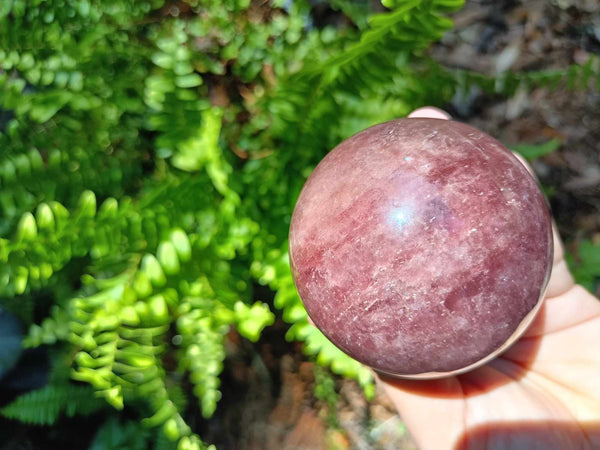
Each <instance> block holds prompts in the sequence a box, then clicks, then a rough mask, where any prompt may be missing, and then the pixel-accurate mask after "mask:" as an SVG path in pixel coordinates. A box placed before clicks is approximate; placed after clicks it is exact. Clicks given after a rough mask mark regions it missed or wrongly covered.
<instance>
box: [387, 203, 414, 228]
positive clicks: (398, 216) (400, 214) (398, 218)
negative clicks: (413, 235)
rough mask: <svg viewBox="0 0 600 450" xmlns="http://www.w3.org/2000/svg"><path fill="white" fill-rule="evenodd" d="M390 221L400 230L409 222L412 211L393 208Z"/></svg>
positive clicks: (403, 208) (405, 208)
mask: <svg viewBox="0 0 600 450" xmlns="http://www.w3.org/2000/svg"><path fill="white" fill-rule="evenodd" d="M391 219H392V222H393V223H394V225H395V226H396V228H397V229H398V230H401V229H402V228H404V227H405V226H406V225H408V223H409V222H410V221H411V219H412V211H411V209H410V208H407V207H401V208H394V209H392V211H391Z"/></svg>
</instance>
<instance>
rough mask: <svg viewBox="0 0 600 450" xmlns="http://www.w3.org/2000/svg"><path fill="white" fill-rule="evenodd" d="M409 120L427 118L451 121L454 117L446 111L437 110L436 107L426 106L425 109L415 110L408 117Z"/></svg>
mask: <svg viewBox="0 0 600 450" xmlns="http://www.w3.org/2000/svg"><path fill="white" fill-rule="evenodd" d="M408 118H409V119H416V118H426V119H442V120H450V119H452V116H450V114H448V113H447V112H446V111H444V110H442V109H439V108H436V107H435V106H424V107H423V108H418V109H415V110H414V111H413V112H411V113H410V114H409V115H408Z"/></svg>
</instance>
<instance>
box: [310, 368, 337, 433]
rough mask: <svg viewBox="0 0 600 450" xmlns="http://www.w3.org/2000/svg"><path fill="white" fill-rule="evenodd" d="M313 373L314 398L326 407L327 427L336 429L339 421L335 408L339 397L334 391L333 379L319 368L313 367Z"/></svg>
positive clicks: (324, 370)
mask: <svg viewBox="0 0 600 450" xmlns="http://www.w3.org/2000/svg"><path fill="white" fill-rule="evenodd" d="M313 372H314V375H315V387H314V389H313V392H314V394H315V397H316V398H318V399H319V400H321V401H322V402H323V403H324V404H325V405H326V406H327V418H328V422H329V427H331V428H337V427H338V426H339V421H338V417H337V409H336V408H337V403H338V397H339V395H338V393H337V392H336V390H335V378H333V376H332V375H331V373H329V372H328V371H327V370H326V369H324V368H323V367H320V366H316V365H315V366H314V370H313Z"/></svg>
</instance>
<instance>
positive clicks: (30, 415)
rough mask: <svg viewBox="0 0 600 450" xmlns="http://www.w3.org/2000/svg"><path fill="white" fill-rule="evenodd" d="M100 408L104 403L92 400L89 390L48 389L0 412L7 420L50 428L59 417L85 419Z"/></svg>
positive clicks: (35, 393)
mask: <svg viewBox="0 0 600 450" xmlns="http://www.w3.org/2000/svg"><path fill="white" fill-rule="evenodd" d="M103 405H104V402H102V401H100V400H99V399H96V398H94V391H93V390H92V389H91V388H90V387H89V386H77V385H72V384H65V385H58V386H53V385H49V386H46V387H44V388H42V389H38V390H36V391H31V392H28V393H27V394H24V395H22V396H20V397H19V398H17V399H16V400H15V401H14V402H12V403H11V404H9V405H8V406H5V407H4V408H2V409H1V410H0V412H1V413H2V415H3V416H4V417H6V418H8V419H16V420H20V421H21V422H25V423H31V424H35V425H52V424H53V423H55V422H56V420H57V419H58V417H59V415H60V414H65V415H66V416H67V417H73V416H74V415H75V414H81V415H87V414H91V413H93V412H94V411H97V410H98V409H100V408H101V407H102V406H103Z"/></svg>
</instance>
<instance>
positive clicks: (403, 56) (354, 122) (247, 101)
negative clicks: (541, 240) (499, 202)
mask: <svg viewBox="0 0 600 450" xmlns="http://www.w3.org/2000/svg"><path fill="white" fill-rule="evenodd" d="M384 5H385V6H386V7H387V8H388V9H389V10H387V11H386V12H383V13H374V12H373V11H370V10H368V9H366V8H363V7H362V6H360V5H359V4H358V3H356V2H352V1H349V0H335V1H333V2H332V7H333V8H334V9H338V10H340V11H342V12H343V14H344V15H346V16H347V17H348V18H350V19H351V21H352V22H353V23H349V24H348V25H347V26H346V25H340V26H337V27H332V26H325V27H322V28H318V27H315V26H314V21H313V18H312V13H313V10H312V6H311V3H309V2H307V1H305V0H296V1H294V2H283V1H280V0H272V1H269V2H254V1H248V0H225V1H223V2H211V1H204V0H186V1H185V2H166V4H165V2H163V1H162V0H142V1H139V0H84V1H80V0H45V1H43V0H33V1H24V0H12V1H8V2H4V3H2V5H1V6H0V108H1V109H0V146H1V147H2V155H1V156H0V185H1V189H0V298H2V301H3V303H4V304H5V306H6V307H7V308H10V310H12V311H16V310H17V309H18V310H19V316H20V317H21V318H22V319H23V320H24V321H25V322H26V323H27V325H28V326H29V333H28V335H27V337H26V338H25V339H24V345H25V346H28V347H36V346H40V345H48V346H52V348H53V349H64V352H56V353H53V357H52V358H53V361H54V364H53V366H54V367H55V369H54V370H57V371H58V372H60V373H62V374H64V375H68V376H69V377H70V378H72V379H74V380H77V381H79V382H82V383H86V385H83V386H82V385H79V384H77V385H75V384H70V382H67V381H66V380H65V379H63V378H61V380H62V381H60V382H58V381H52V382H51V383H50V384H49V385H48V386H47V387H46V388H43V389H42V390H39V391H34V392H31V393H28V394H25V395H24V396H22V397H20V398H18V399H17V400H16V401H15V402H14V403H12V404H11V405H9V406H7V407H6V408H5V409H4V410H3V411H2V414H3V415H4V416H6V417H9V418H14V419H18V420H24V421H30V422H33V423H52V422H54V421H56V420H57V419H58V418H59V415H60V414H66V415H72V414H75V413H87V412H91V411H92V410H93V408H95V407H96V406H93V405H98V404H99V403H98V402H100V401H101V402H104V403H107V404H109V405H112V407H113V408H116V409H124V408H130V409H131V410H132V411H134V413H135V414H137V415H138V416H139V417H140V418H141V417H143V420H142V421H141V424H142V426H144V427H146V428H151V429H152V431H150V432H148V433H149V434H147V433H144V432H143V431H141V429H140V428H139V426H138V425H137V424H135V423H133V422H130V421H124V420H121V419H119V420H117V419H116V418H115V417H116V414H117V413H116V412H114V413H113V414H114V415H113V417H112V418H109V419H108V421H107V422H106V424H105V425H104V426H103V427H102V428H101V430H100V431H99V432H98V435H97V436H96V438H95V440H94V443H93V445H92V447H93V448H125V447H127V446H129V445H130V444H131V442H133V441H132V440H134V439H135V436H136V435H139V436H140V439H139V440H138V441H135V442H147V440H149V439H154V437H155V436H156V433H157V432H159V433H158V436H160V437H158V438H156V439H155V442H156V448H177V449H178V450H196V449H201V448H209V447H208V446H207V445H206V444H205V443H204V442H202V440H201V439H200V437H199V436H197V435H196V434H195V433H194V429H193V427H194V423H193V422H191V421H190V419H191V418H193V414H189V411H188V403H190V402H192V401H194V402H198V405H199V408H200V411H201V412H202V415H203V416H204V417H210V416H211V415H212V414H213V413H214V411H215V408H216V407H217V406H218V401H219V398H220V396H221V394H220V391H219V388H220V381H219V375H220V373H221V371H222V370H223V365H224V361H225V359H226V357H227V355H226V346H225V343H226V340H227V336H228V332H229V331H230V330H231V328H232V327H235V328H236V329H237V331H238V332H239V334H240V335H241V336H243V337H244V338H247V339H249V340H250V341H257V340H258V339H260V336H261V332H262V330H263V329H264V328H265V327H266V326H268V325H270V324H271V323H273V321H274V314H273V312H272V311H271V310H270V308H269V306H268V305H267V304H265V303H262V302H261V301H260V300H261V299H260V298H256V297H255V296H256V293H255V292H254V291H253V285H254V284H255V283H259V284H262V285H266V286H269V287H270V288H271V289H272V290H273V291H275V292H276V295H275V300H274V306H275V308H277V310H278V311H279V312H280V313H281V315H282V317H283V319H284V320H285V321H286V322H288V323H289V324H290V325H291V326H290V329H289V331H288V334H287V338H288V339H293V340H299V341H303V342H304V344H305V345H304V350H305V352H306V353H307V355H309V356H310V357H311V358H314V360H315V361H317V362H318V363H319V364H321V365H324V366H329V367H330V368H331V370H332V371H333V372H334V373H337V374H341V375H344V376H347V377H353V378H355V379H357V380H358V382H359V383H360V385H361V386H362V387H363V388H364V390H365V393H366V394H367V396H372V395H373V391H374V387H373V384H372V377H371V373H370V371H369V370H368V369H367V368H365V367H363V366H362V365H361V364H359V363H358V362H356V361H354V360H352V359H350V358H349V357H348V356H346V355H345V354H344V353H343V352H341V351H340V350H339V349H337V348H336V347H334V346H333V345H332V344H331V343H330V342H329V341H328V340H327V339H326V338H325V337H324V336H323V334H321V333H320V332H319V331H318V330H317V329H316V328H315V327H312V326H311V325H309V323H308V317H307V314H306V311H305V310H304V308H303V306H302V303H301V301H300V299H299V297H298V294H297V292H296V289H295V287H294V283H293V280H292V276H291V272H290V266H289V255H288V251H287V248H288V242H287V235H288V228H289V223H290V218H291V212H292V210H293V206H294V203H295V201H296V198H297V196H298V194H299V192H300V189H301V187H302V185H303V183H304V181H305V179H306V177H307V176H308V175H309V174H310V172H311V171H312V169H313V168H314V167H315V165H316V164H317V163H318V161H319V160H320V159H321V158H322V157H323V156H324V155H325V154H326V152H327V151H329V150H330V149H331V148H333V146H335V145H336V144H337V143H338V142H339V141H340V140H342V139H344V138H347V137H348V136H350V135H351V134H353V133H355V132H357V131H359V130H360V129H362V128H365V127H366V126H369V125H372V124H374V123H377V122H382V121H385V120H388V119H391V118H395V117H398V116H402V115H404V114H406V113H407V112H409V111H410V110H411V109H412V108H415V107H418V106H421V105H423V104H426V103H428V104H438V105H440V104H443V103H444V102H445V101H447V100H449V99H451V98H453V96H454V95H455V94H456V93H457V92H460V91H461V90H463V89H468V88H469V86H473V85H477V86H481V87H482V88H484V89H487V90H492V91H494V92H500V93H504V94H510V92H511V91H512V90H514V89H516V88H517V87H518V86H521V85H526V86H533V85H551V84H553V83H555V80H556V79H557V78H558V77H562V76H563V75H564V74H565V73H567V74H568V77H567V79H568V80H570V84H572V85H573V86H574V87H578V86H583V85H585V84H587V83H588V82H591V80H592V79H594V77H596V76H597V73H598V66H597V62H595V61H596V60H595V59H590V61H589V62H588V63H586V64H584V65H582V66H574V67H573V68H570V69H566V72H565V71H557V72H551V73H550V72H549V73H529V74H512V73H507V74H503V75H502V79H500V78H499V77H495V78H494V77H487V76H484V75H481V74H473V73H466V72H456V71H449V70H446V69H445V68H443V67H440V66H439V65H438V64H436V63H435V62H434V61H432V60H431V59H430V58H429V57H428V56H427V53H426V49H427V48H428V46H429V45H430V44H431V43H432V42H434V41H436V40H438V39H439V38H440V37H441V36H442V35H443V33H444V32H445V31H446V30H448V29H450V28H451V26H452V22H451V21H450V20H449V19H448V18H447V17H446V14H447V13H448V12H451V11H454V10H456V9H458V8H460V6H461V5H462V0H422V1H421V0H401V1H386V2H385V3H384ZM174 11H175V12H174ZM553 145H554V144H553ZM546 151H549V150H548V148H546V147H544V148H542V149H541V150H540V149H537V150H536V152H537V153H536V155H537V154H540V152H542V153H543V152H546ZM536 155H533V156H536ZM44 301H45V302H48V301H49V302H50V303H51V307H50V308H49V311H48V313H47V316H46V317H44V318H42V319H41V320H37V321H36V322H33V321H34V318H36V317H37V316H38V314H36V313H37V312H39V311H40V310H43V311H46V309H43V308H40V309H39V310H38V305H39V304H41V303H43V302H44ZM65 354H66V355H68V357H65ZM59 369H60V370H59ZM323 373H324V372H323ZM322 378H323V379H322V380H321V381H323V383H322V384H323V386H325V385H327V381H326V379H325V378H324V377H322ZM330 387H331V386H329V387H328V388H327V389H325V387H323V389H325V391H323V393H322V394H323V398H325V399H326V401H328V402H329V400H327V399H328V398H330V397H331V398H333V397H332V396H331V389H330ZM323 389H322V390H323ZM319 395H320V394H319ZM86 408H87V409H86ZM148 436H152V438H149V437H148ZM131 445H133V444H131ZM136 445H137V444H136ZM140 445H141V444H140ZM144 445H146V444H144ZM128 448H133V447H128Z"/></svg>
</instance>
